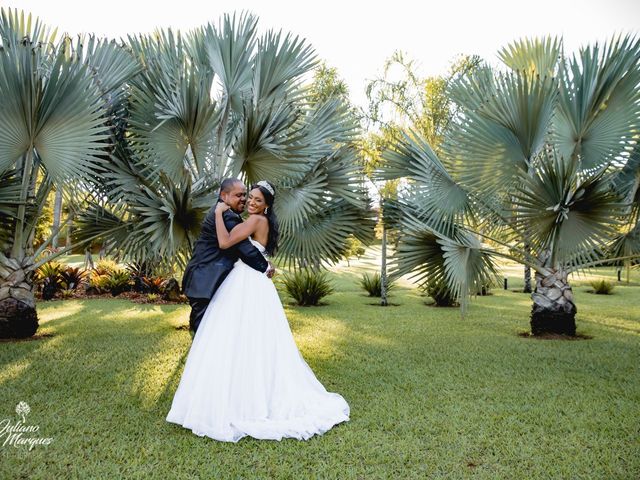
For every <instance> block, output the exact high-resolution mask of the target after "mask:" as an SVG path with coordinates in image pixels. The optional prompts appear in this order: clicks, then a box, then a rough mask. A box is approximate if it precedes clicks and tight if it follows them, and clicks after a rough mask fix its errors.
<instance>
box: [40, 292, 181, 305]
mask: <svg viewBox="0 0 640 480" xmlns="http://www.w3.org/2000/svg"><path fill="white" fill-rule="evenodd" d="M148 295H149V294H147V293H139V292H122V293H121V294H120V295H117V296H115V297H114V296H113V295H111V294H110V293H100V294H97V295H88V294H87V293H86V292H84V291H82V290H80V289H78V290H74V292H73V295H72V296H70V297H64V298H63V297H60V296H57V297H54V298H52V299H51V300H42V295H41V294H40V293H36V299H38V300H39V301H42V302H44V301H49V302H55V301H58V300H78V299H82V300H83V299H92V298H101V299H121V300H122V299H126V300H130V301H132V302H133V303H146V304H149V303H150V304H154V305H180V304H188V303H189V301H188V300H187V298H186V297H185V298H184V300H182V301H179V302H171V301H169V300H163V299H162V297H161V296H160V297H159V298H157V299H150V298H149V297H148Z"/></svg>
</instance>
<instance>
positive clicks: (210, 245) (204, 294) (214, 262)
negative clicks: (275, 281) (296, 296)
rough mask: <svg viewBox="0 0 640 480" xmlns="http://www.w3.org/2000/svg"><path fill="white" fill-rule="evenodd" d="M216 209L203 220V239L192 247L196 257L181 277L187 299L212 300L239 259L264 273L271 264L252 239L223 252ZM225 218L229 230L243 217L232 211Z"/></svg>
mask: <svg viewBox="0 0 640 480" xmlns="http://www.w3.org/2000/svg"><path fill="white" fill-rule="evenodd" d="M215 210H216V209H215V206H214V207H213V208H212V209H211V210H209V213H207V216H206V217H205V219H204V222H203V224H202V230H201V232H200V236H199V237H198V240H197V241H196V244H195V246H194V247H193V256H192V257H191V260H190V261H189V263H188V264H187V268H186V269H185V271H184V276H183V277H182V290H183V291H184V294H185V295H186V296H187V297H188V298H208V299H211V298H212V297H213V294H214V293H216V290H218V287H220V285H222V282H223V281H224V279H225V278H227V275H229V272H231V269H232V268H233V264H234V263H236V261H237V260H238V259H241V260H242V261H243V262H244V263H246V264H247V265H249V266H250V267H251V268H253V269H255V270H258V271H260V272H265V271H266V270H267V268H268V267H269V263H268V262H267V261H266V260H265V258H264V257H263V256H262V254H261V253H260V251H259V250H258V249H257V248H256V247H254V246H253V244H252V243H251V242H250V241H249V239H245V240H243V241H241V242H239V243H237V244H235V245H234V246H233V247H231V248H228V249H226V250H221V249H220V246H219V245H218V235H217V234H216V215H215ZM222 218H223V219H224V224H225V226H226V227H227V230H229V231H231V229H232V228H233V227H235V226H236V225H238V224H239V223H242V218H240V215H238V214H237V213H235V212H233V211H231V210H227V211H226V212H224V213H223V214H222Z"/></svg>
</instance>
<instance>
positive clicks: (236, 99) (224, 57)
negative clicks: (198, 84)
mask: <svg viewBox="0 0 640 480" xmlns="http://www.w3.org/2000/svg"><path fill="white" fill-rule="evenodd" d="M257 23H258V19H257V17H255V16H254V15H251V14H247V13H242V14H241V15H240V17H239V18H237V17H236V15H235V14H233V16H230V15H227V14H225V15H224V17H223V19H222V20H221V22H220V24H219V26H218V27H217V28H216V27H214V26H213V25H211V24H208V25H207V26H206V27H205V30H204V31H205V37H204V42H205V48H206V50H207V53H208V59H209V63H210V66H211V68H212V70H213V71H214V72H215V74H216V75H217V76H218V78H219V80H220V83H221V86H222V89H223V92H224V103H225V104H227V103H228V104H229V105H230V107H231V108H232V109H233V110H234V111H236V112H240V111H241V110H242V108H243V97H245V96H246V95H247V94H248V92H249V90H250V88H251V81H252V68H251V64H252V58H253V54H254V49H255V45H256V27H257Z"/></svg>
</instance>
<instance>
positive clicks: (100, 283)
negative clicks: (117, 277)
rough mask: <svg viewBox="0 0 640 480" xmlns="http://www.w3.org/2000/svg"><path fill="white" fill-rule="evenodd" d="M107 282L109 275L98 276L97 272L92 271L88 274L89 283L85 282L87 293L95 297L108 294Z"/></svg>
mask: <svg viewBox="0 0 640 480" xmlns="http://www.w3.org/2000/svg"><path fill="white" fill-rule="evenodd" d="M109 280H110V276H109V274H106V273H105V274H100V273H98V272H97V271H95V270H92V271H91V273H90V274H89V281H88V282H87V289H86V291H87V293H88V294H90V295H91V294H93V295H95V294H100V293H106V292H108V291H109Z"/></svg>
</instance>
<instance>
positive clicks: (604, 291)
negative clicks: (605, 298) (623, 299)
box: [591, 279, 614, 295]
mask: <svg viewBox="0 0 640 480" xmlns="http://www.w3.org/2000/svg"><path fill="white" fill-rule="evenodd" d="M591 287H592V288H593V293H595V294H597V295H611V294H612V293H613V288H614V285H613V284H612V283H611V282H609V281H607V280H604V279H602V280H593V281H591Z"/></svg>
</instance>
